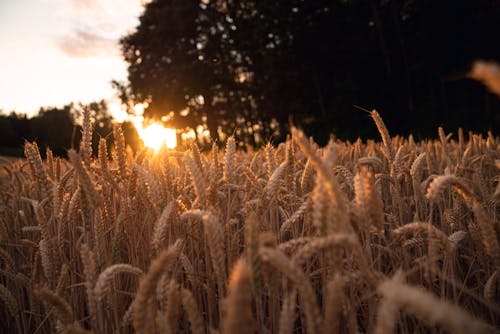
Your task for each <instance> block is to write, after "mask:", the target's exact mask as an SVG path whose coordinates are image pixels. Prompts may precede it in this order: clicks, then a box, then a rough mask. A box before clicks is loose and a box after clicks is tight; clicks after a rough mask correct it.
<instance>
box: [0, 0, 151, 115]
mask: <svg viewBox="0 0 500 334" xmlns="http://www.w3.org/2000/svg"><path fill="white" fill-rule="evenodd" d="M142 3H144V0H0V50H1V52H0V110H3V111H4V112H10V111H11V110H15V111H16V112H23V113H27V114H28V115H33V114H34V113H36V112H37V111H38V109H39V108H40V107H41V106H62V105H64V104H67V103H69V102H72V101H73V102H79V101H81V102H90V101H94V100H100V99H103V98H106V99H110V98H112V96H113V95H114V91H113V89H112V88H111V84H110V81H111V80H112V79H117V80H125V79H126V77H127V72H126V64H125V63H124V62H123V60H122V59H121V56H120V50H119V46H118V40H119V38H120V37H121V36H123V35H125V34H127V32H130V31H132V30H133V29H134V28H135V27H136V26H137V25H138V17H139V15H140V14H141V10H142Z"/></svg>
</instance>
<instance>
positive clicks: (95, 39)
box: [57, 29, 118, 57]
mask: <svg viewBox="0 0 500 334" xmlns="http://www.w3.org/2000/svg"><path fill="white" fill-rule="evenodd" d="M57 44H58V46H59V48H60V49H61V50H62V51H63V52H64V53H65V54H67V55H68V56H70V57H93V56H105V55H110V56H113V55H115V54H116V52H118V44H117V41H116V40H115V39H112V38H107V37H104V36H102V35H99V34H96V33H92V32H88V31H84V30H80V29H78V30H75V31H73V32H72V33H71V34H69V35H66V36H64V37H62V38H60V39H59V41H58V43H57Z"/></svg>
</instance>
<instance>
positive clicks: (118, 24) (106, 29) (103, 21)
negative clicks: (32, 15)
mask: <svg viewBox="0 0 500 334" xmlns="http://www.w3.org/2000/svg"><path fill="white" fill-rule="evenodd" d="M54 1H61V4H64V14H65V16H66V18H68V20H69V22H70V25H71V26H72V28H70V29H69V31H68V33H66V34H64V35H63V36H62V37H58V39H57V41H56V44H57V46H58V48H59V49H60V50H61V51H63V52H64V53H65V54H66V55H68V56H70V57H102V56H107V55H109V56H116V55H117V53H118V52H119V46H118V41H119V39H120V38H121V37H122V36H124V35H125V34H127V33H128V32H129V31H131V30H132V29H133V28H134V27H135V26H136V25H137V24H138V16H139V15H140V13H141V11H142V9H143V5H144V3H145V1H144V0H69V1H68V0H54Z"/></svg>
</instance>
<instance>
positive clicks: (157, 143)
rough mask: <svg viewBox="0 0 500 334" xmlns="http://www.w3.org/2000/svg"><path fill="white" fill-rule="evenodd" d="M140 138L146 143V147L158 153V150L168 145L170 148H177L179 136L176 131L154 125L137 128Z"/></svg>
mask: <svg viewBox="0 0 500 334" xmlns="http://www.w3.org/2000/svg"><path fill="white" fill-rule="evenodd" d="M136 128H137V132H138V133H139V137H140V138H141V139H142V141H143V142H144V145H145V146H147V147H150V148H152V149H154V150H155V152H158V150H159V149H160V148H161V147H162V146H163V145H166V146H167V147H168V148H175V147H176V146H177V134H176V131H175V129H168V128H165V127H163V126H162V125H161V124H158V123H153V124H151V125H148V126H147V127H145V128H144V127H142V126H140V127H139V126H136Z"/></svg>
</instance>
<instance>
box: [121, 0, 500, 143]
mask: <svg viewBox="0 0 500 334" xmlns="http://www.w3.org/2000/svg"><path fill="white" fill-rule="evenodd" d="M499 15H500V6H499V5H498V3H497V2H495V1H491V0H479V1H476V0H463V1H458V2H457V1H451V0H450V1H428V0H423V1H410V0H391V1H386V0H370V1H345V0H336V1H326V0H320V1H301V0H293V1H255V0H247V1H231V0H217V1H198V0H187V1H180V0H179V1H175V0H174V1H173V0H154V1H152V2H150V3H149V4H148V5H147V6H146V7H145V11H144V13H143V15H142V16H141V18H140V24H139V26H138V27H137V30H136V31H134V32H133V33H131V34H130V35H128V36H126V37H124V38H123V39H122V42H121V43H122V49H123V55H124V57H125V59H126V61H127V62H128V64H129V68H128V70H129V86H128V87H126V86H124V87H122V88H126V89H122V90H121V92H127V93H128V94H125V95H124V96H127V99H132V100H134V101H136V102H141V101H148V103H149V107H148V108H147V110H146V114H147V115H149V116H151V117H155V118H157V119H160V118H161V117H162V116H166V118H167V123H170V124H171V125H173V126H175V127H177V128H185V127H190V128H196V127H197V126H198V125H204V126H206V127H207V128H208V129H209V130H210V132H211V135H212V136H213V137H214V138H217V137H218V134H219V132H218V131H217V130H218V129H219V130H220V131H221V132H223V133H225V134H232V133H235V135H236V136H237V137H240V138H241V139H242V140H245V141H246V142H248V143H250V144H255V142H256V141H257V139H260V143H263V142H266V141H267V140H268V139H270V138H271V137H273V136H277V135H278V137H279V136H281V137H283V135H284V134H285V133H286V132H287V131H286V129H287V127H288V125H289V124H288V123H289V121H292V122H293V123H295V124H299V125H302V126H303V127H304V128H305V129H306V131H308V132H313V133H314V134H315V137H317V138H318V139H320V141H321V142H323V143H325V142H326V140H327V139H328V137H329V134H330V133H332V132H333V133H335V134H336V135H337V136H340V137H341V138H349V139H355V138H356V137H357V136H367V135H371V136H372V135H373V132H371V130H369V129H367V128H365V127H358V126H357V125H358V124H359V123H360V122H361V120H362V119H363V117H364V116H363V113H360V112H359V111H358V110H357V109H355V108H353V105H361V106H375V107H377V108H380V109H382V110H384V111H385V113H386V115H387V117H386V119H387V121H388V122H389V124H390V125H391V126H392V127H393V128H394V129H395V131H396V132H398V133H409V131H410V129H412V130H414V129H417V128H418V129H419V134H421V135H424V136H428V135H430V134H431V133H432V131H433V129H434V127H435V126H436V124H442V123H444V122H446V124H447V125H448V126H450V127H458V126H465V125H467V126H468V127H471V128H473V129H479V130H483V131H484V130H485V129H487V128H492V129H493V130H498V127H499V126H500V119H499V118H498V116H495V113H497V114H498V111H499V110H500V102H499V100H498V98H496V97H495V96H494V95H491V94H489V93H488V92H487V91H485V89H484V88H483V87H481V86H480V85H479V84H477V83H474V82H471V81H468V80H467V79H466V73H467V72H468V67H469V66H470V64H471V62H472V61H474V60H475V59H477V58H486V59H497V60H498V59H500V47H499V45H498V43H497V42H496V40H497V36H496V32H497V31H499V30H500V21H499V20H498V16H499ZM477 110H480V111H481V112H480V113H476V111H477ZM273 119H274V120H276V122H277V123H276V122H272V120H273ZM275 124H279V126H280V128H281V130H280V129H278V128H277V127H275V126H274V125H275ZM271 125H273V126H271ZM254 126H255V127H254ZM252 127H253V128H252ZM250 128H252V129H251V130H250ZM279 134H281V135H279Z"/></svg>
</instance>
